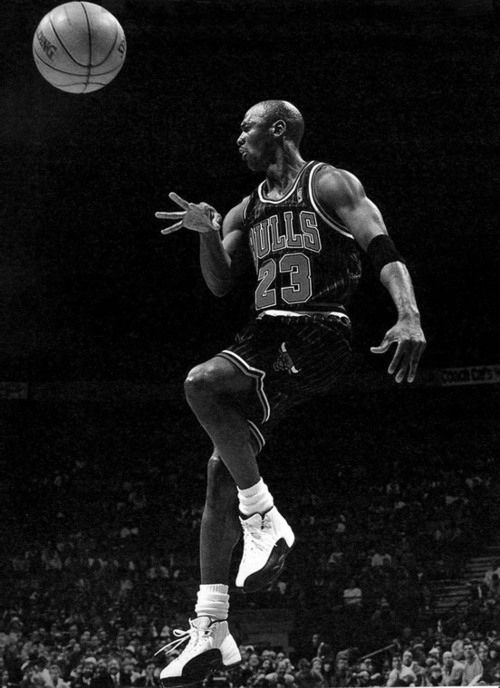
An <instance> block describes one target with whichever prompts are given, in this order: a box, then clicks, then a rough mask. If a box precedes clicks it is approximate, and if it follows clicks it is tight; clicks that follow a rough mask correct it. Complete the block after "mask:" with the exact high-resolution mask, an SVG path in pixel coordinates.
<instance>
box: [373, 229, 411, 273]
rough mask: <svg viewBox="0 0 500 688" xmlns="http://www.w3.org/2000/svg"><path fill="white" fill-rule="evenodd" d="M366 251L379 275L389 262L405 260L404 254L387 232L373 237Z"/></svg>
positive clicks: (402, 261)
mask: <svg viewBox="0 0 500 688" xmlns="http://www.w3.org/2000/svg"><path fill="white" fill-rule="evenodd" d="M366 253H367V255H368V258H369V259H370V260H371V263H372V265H373V269H374V270H375V273H376V275H377V276H378V275H380V271H381V270H382V268H383V267H384V265H387V263H394V262H395V261H399V262H400V263H404V262H405V259H404V258H403V256H402V255H401V254H400V253H399V252H398V250H397V248H396V247H395V246H394V242H393V240H392V239H391V237H390V236H387V234H377V236H376V237H373V239H372V240H371V241H370V243H369V244H368V248H367V249H366Z"/></svg>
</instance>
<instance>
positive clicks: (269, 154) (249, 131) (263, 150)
mask: <svg viewBox="0 0 500 688" xmlns="http://www.w3.org/2000/svg"><path fill="white" fill-rule="evenodd" d="M237 145H238V149H239V151H240V154H241V156H242V158H243V160H244V161H245V162H246V164H247V165H248V167H249V168H250V169H251V170H253V171H255V172H258V171H262V170H266V169H267V167H268V165H269V164H270V163H271V162H272V160H273V153H274V150H275V139H274V137H273V135H272V131H271V127H270V126H269V124H268V123H267V122H266V120H265V118H264V113H263V111H262V109H261V108H259V107H254V108H251V109H250V110H249V111H248V112H247V113H246V115H245V118H244V120H243V122H242V123H241V134H240V135H239V136H238V141H237Z"/></svg>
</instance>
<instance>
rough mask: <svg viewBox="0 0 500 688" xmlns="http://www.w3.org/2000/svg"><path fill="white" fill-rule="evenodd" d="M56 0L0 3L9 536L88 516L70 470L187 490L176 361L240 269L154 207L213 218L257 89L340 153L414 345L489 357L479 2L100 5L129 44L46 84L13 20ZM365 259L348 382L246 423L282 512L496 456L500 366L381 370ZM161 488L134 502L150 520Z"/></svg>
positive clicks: (492, 260) (311, 144)
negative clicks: (86, 72)
mask: <svg viewBox="0 0 500 688" xmlns="http://www.w3.org/2000/svg"><path fill="white" fill-rule="evenodd" d="M54 4H55V3H53V2H52V1H43V2H42V1H36V2H33V1H31V0H30V1H28V0H15V1H11V2H4V3H1V4H0V54H1V60H0V64H1V74H0V83H1V85H2V90H1V97H0V151H1V156H2V157H1V160H0V188H1V189H2V192H3V193H2V203H1V206H0V208H1V218H2V221H1V232H0V327H1V334H0V371H1V372H0V383H1V382H2V381H6V382H7V381H11V382H12V381H14V382H15V381H18V382H25V383H27V389H28V397H29V398H28V399H27V400H24V401H13V400H10V401H7V400H1V401H0V475H1V476H2V477H1V479H0V488H1V489H2V499H1V500H0V501H1V509H2V511H1V513H2V517H1V518H0V521H1V522H2V523H3V526H4V532H3V533H2V537H4V538H6V542H7V545H8V546H7V547H6V550H5V552H6V553H8V552H9V551H10V546H12V547H14V546H17V547H21V549H22V543H23V542H25V541H26V542H29V541H30V540H33V539H35V540H36V539H37V538H41V539H42V540H43V539H44V538H45V537H47V538H49V539H50V538H54V533H57V531H58V529H60V530H61V531H63V530H64V529H66V530H69V531H72V530H75V531H76V530H80V529H83V530H84V531H85V529H92V528H93V527H97V526H99V527H101V528H103V529H105V524H104V525H103V524H102V523H101V522H100V515H99V514H100V512H99V509H98V508H95V502H98V501H99V499H100V494H101V493H100V492H99V489H98V487H96V489H95V492H92V494H91V495H90V494H89V493H90V492H91V491H89V490H87V492H85V490H84V489H83V488H85V487H88V485H87V486H86V485H85V479H87V480H89V479H90V480H91V482H90V483H89V484H91V485H97V486H99V485H100V480H101V478H102V480H103V483H102V484H103V485H104V486H105V485H109V484H112V483H113V480H115V479H116V485H117V486H119V485H120V481H122V480H124V479H125V478H127V479H128V478H129V477H130V476H132V477H133V478H134V479H140V478H141V476H145V478H146V480H147V479H148V478H147V476H148V472H147V468H148V467H149V468H150V469H151V468H156V469H157V470H158V471H159V472H160V474H161V475H162V476H163V479H164V483H165V482H166V483H168V475H169V470H170V468H168V467H169V466H170V467H171V466H175V467H176V469H177V470H178V471H179V473H180V474H181V477H182V481H180V484H182V491H181V492H179V494H178V495H177V497H178V499H179V500H180V501H182V503H183V506H185V505H186V504H196V505H200V504H201V503H202V500H203V493H204V464H205V460H206V457H207V456H208V452H209V450H210V447H209V442H208V439H207V438H206V437H205V435H204V433H203V431H202V430H201V429H200V428H199V427H198V426H197V423H196V421H195V419H194V417H193V416H192V415H191V414H190V413H189V412H188V409H187V407H186V406H185V404H184V402H183V399H182V380H183V377H184V375H185V373H186V372H187V370H188V369H189V368H190V367H191V366H192V365H193V364H195V363H198V362H200V361H202V360H204V359H205V358H207V357H209V356H212V355H213V354H214V353H216V352H217V351H218V350H220V348H222V347H223V346H225V345H227V343H228V342H229V341H231V339H232V337H233V335H234V332H235V330H236V329H237V328H238V327H239V326H240V325H241V324H242V323H243V322H244V321H245V318H246V317H247V314H248V304H249V287H250V284H246V285H242V288H241V289H240V290H239V291H238V292H237V293H236V294H234V295H232V296H230V297H227V298H224V299H222V300H218V299H216V298H215V297H213V296H212V295H211V294H210V293H209V292H208V289H207V288H206V287H205V285H204V283H203V280H202V278H201V275H200V271H199V265H198V246H197V244H198V238H197V236H195V235H194V234H193V233H190V232H187V231H186V232H178V233H176V234H174V235H172V236H169V237H163V236H162V235H161V234H160V229H161V228H162V227H163V226H164V224H162V222H160V221H158V220H156V219H155V218H154V212H155V211H156V210H166V209H168V208H169V207H172V204H170V202H169V200H168V192H169V191H171V190H175V191H177V192H178V193H179V194H180V195H182V196H185V197H186V198H188V199H189V200H193V201H199V200H206V201H208V202H210V203H212V204H213V205H214V206H216V207H217V208H218V209H219V210H220V211H221V212H222V213H224V212H226V211H227V210H228V209H229V208H230V207H231V206H233V205H234V204H235V203H237V202H238V201H239V200H240V199H241V197H242V196H243V195H245V194H247V193H248V192H249V191H250V190H251V189H252V188H253V187H254V186H255V185H256V184H257V183H258V182H259V181H260V178H259V177H257V176H255V175H252V174H251V173H250V172H249V171H248V170H247V169H246V166H245V165H244V164H243V163H242V161H241V159H240V157H239V155H238V153H237V148H236V139H237V136H238V134H239V124H240V122H241V120H242V118H243V115H244V113H245V111H246V110H247V109H248V108H249V107H250V106H251V105H252V104H254V103H255V102H257V101H260V100H262V99H267V98H285V99H288V100H290V101H292V102H293V103H294V104H295V105H297V106H298V107H299V109H300V110H301V111H302V113H303V115H304V117H305V121H306V137H305V140H304V146H303V154H304V157H305V158H306V159H318V160H326V161H329V162H331V163H333V164H335V165H337V166H338V167H342V168H345V169H348V170H350V171H351V172H353V173H354V174H356V175H357V176H359V178H360V179H361V180H362V182H363V184H364V186H365V188H366V191H367V193H368V195H369V196H370V197H371V198H372V199H373V200H374V201H375V202H376V203H377V205H378V206H379V207H380V209H381V211H382V213H383V215H384V218H385V220H386V224H387V226H388V228H389V231H390V232H391V234H392V236H393V237H394V239H395V241H396V244H397V245H398V247H399V249H400V251H401V252H402V253H403V255H405V256H406V258H407V262H408V266H409V268H410V271H411V274H412V276H413V280H414V284H415V289H416V293H417V298H418V302H419V305H420V309H421V313H422V322H423V326H424V330H425V333H426V336H427V339H428V348H427V351H426V353H425V356H424V359H423V362H422V366H423V367H426V368H435V367H453V366H481V365H490V364H491V365H495V364H499V363H500V361H499V358H498V349H499V347H498V342H499V334H500V324H499V323H500V320H499V318H498V313H499V312H500V308H499V306H500V290H499V289H498V278H497V275H498V267H497V266H498V259H499V239H498V236H499V234H498V231H499V230H498V216H499V213H498V195H499V193H498V191H499V177H500V172H499V169H498V152H499V135H498V129H499V127H498V102H499V98H498V84H499V76H500V74H499V72H500V42H499V30H500V11H499V7H498V4H495V3H493V2H489V1H488V0H475V1H472V0H443V1H442V2H437V1H436V2H433V1H432V0H429V1H425V0H400V1H398V0H387V1H375V0H374V1H373V2H369V1H368V0H366V1H362V0H352V1H350V2H342V1H340V0H339V1H338V2H336V1H335V0H330V1H329V0H304V1H303V2H297V1H295V0H279V1H278V0H276V1H273V0H267V1H264V0H245V1H242V0H227V1H226V2H224V1H223V0H213V1H210V0H206V1H201V0H200V1H194V0H103V1H102V4H103V5H104V6H105V7H107V8H108V9H110V10H111V11H112V12H113V13H114V14H115V15H116V16H117V18H118V19H119V21H120V22H121V24H122V26H123V28H124V30H125V33H126V37H127V41H128V54H127V59H126V62H125V65H124V67H123V69H122V71H121V73H120V74H119V75H118V76H117V78H116V79H115V80H114V81H113V82H112V83H111V84H110V85H108V86H107V87H106V88H104V89H102V90H101V91H98V92H96V93H91V94H87V95H72V94H66V93H63V92H60V91H58V90H56V89H55V88H53V87H52V86H50V85H49V84H48V83H46V82H45V81H44V80H43V79H42V77H41V76H40V74H39V73H38V71H37V70H36V68H35V65H34V63H33V59H32V56H31V42H32V37H33V33H34V30H35V28H36V26H37V24H38V22H39V21H40V19H41V18H42V16H43V15H44V14H45V13H46V12H48V11H49V10H50V9H52V7H53V6H54ZM365 268H366V269H365V271H364V276H363V280H362V283H361V286H360V289H359V291H358V293H357V295H356V297H355V299H354V302H353V304H352V315H353V320H354V335H355V337H354V347H355V350H356V353H357V356H358V360H359V362H360V374H359V376H358V377H357V378H356V379H355V384H354V385H352V386H351V387H350V388H349V389H348V390H347V392H344V391H343V390H340V391H339V392H337V393H335V394H333V395H332V397H331V399H330V402H331V403H326V404H325V403H324V400H320V401H318V402H317V403H315V404H311V405H309V406H308V407H307V409H297V410H295V411H294V412H293V413H292V414H291V416H290V417H289V418H288V419H287V422H286V424H285V426H284V427H282V428H281V430H280V431H279V432H277V433H275V434H269V435H268V441H269V444H268V448H267V450H266V451H265V452H264V456H263V461H262V470H263V475H264V476H265V478H266V480H269V485H270V486H271V488H272V491H273V493H274V494H275V495H277V497H279V498H280V504H283V510H284V511H287V509H288V510H290V509H292V507H293V506H295V507H296V506H297V503H296V499H297V495H300V494H302V493H303V492H307V490H308V489H310V490H313V491H317V492H318V494H319V495H320V496H321V497H324V496H325V495H327V494H328V491H329V490H332V491H334V490H335V489H336V490H337V491H338V492H339V493H340V492H342V490H343V489H344V485H347V487H346V489H345V494H346V495H347V496H348V498H349V499H350V498H351V497H352V503H353V511H356V509H357V504H363V502H362V501H361V502H358V501H357V500H359V499H361V498H362V497H363V485H364V486H366V485H367V484H368V485H375V486H377V485H380V486H383V485H385V483H386V482H387V481H388V480H390V479H391V477H394V476H393V473H394V471H395V470H397V471H398V473H397V477H398V479H400V480H403V481H405V480H408V481H409V482H410V483H411V481H412V480H414V477H412V476H414V472H413V469H416V470H417V473H416V475H417V479H418V476H420V478H421V479H422V480H423V481H424V482H425V480H424V478H422V476H424V477H425V479H431V477H432V476H434V475H435V476H437V479H438V480H440V479H442V475H443V471H444V470H445V469H446V471H450V470H451V471H452V472H453V471H456V474H457V475H459V476H464V475H465V476H467V475H470V474H474V472H475V471H480V470H481V466H484V465H488V466H491V465H492V464H493V462H492V460H491V459H492V456H495V455H496V449H497V446H498V430H499V428H498V421H499V418H498V398H499V390H500V387H499V386H498V385H482V386H464V387H460V388H452V389H448V388H446V389H438V388H436V387H425V386H422V387H420V386H419V385H418V384H415V385H414V386H413V387H410V386H407V385H402V386H397V385H395V384H394V383H392V382H390V381H389V380H388V376H387V375H386V374H385V367H386V366H387V363H388V359H387V358H386V357H385V358H383V359H379V358H375V357H374V356H372V355H371V354H370V353H369V346H371V345H374V344H378V343H379V342H380V340H381V339H382V337H383V334H384V332H385V331H386V329H387V328H388V327H390V326H391V325H392V324H393V323H394V318H395V311H394V308H393V306H392V303H391V300H390V298H389V297H388V295H387V294H386V293H385V291H384V289H383V288H382V287H381V286H380V284H379V283H378V281H377V279H376V278H375V276H374V275H373V273H372V271H371V268H370V266H369V265H366V266H365ZM380 384H383V385H385V387H382V389H380ZM0 391H1V389H0ZM75 462H79V463H82V465H83V464H85V465H86V466H87V468H85V471H84V472H83V473H84V474H85V475H84V477H82V478H79V480H81V484H80V485H79V487H80V488H82V489H80V491H79V490H78V489H76V488H75V490H74V491H73V492H71V491H69V490H68V494H67V495H65V498H66V499H67V507H68V508H67V509H65V510H64V519H63V520H62V521H61V518H60V517H59V516H58V514H59V512H60V504H59V502H58V498H59V497H58V495H59V493H58V492H57V490H56V491H53V492H52V493H51V492H50V489H49V488H47V485H49V487H50V480H51V479H53V475H54V472H56V473H58V472H60V471H64V470H66V468H65V467H67V470H70V469H71V466H74V465H75ZM299 467H301V470H299ZM308 471H309V472H308ZM304 475H306V478H305V479H304V478H303V477H302V478H301V477H300V476H304ZM51 476H52V478H51ZM85 476H86V477H85ZM493 479H495V480H498V475H495V474H494V475H493ZM92 481H93V482H92ZM164 483H161V485H162V486H163V484H164ZM149 486H150V487H152V488H154V487H156V483H155V481H154V480H151V483H150V485H149ZM77 487H78V486H77ZM93 489H94V488H92V490H93ZM103 489H105V488H101V492H102V490H103ZM169 489H172V488H171V487H169V486H168V485H166V497H165V504H169V503H170V502H172V503H173V500H172V499H170V495H169V494H168V490H169ZM47 490H48V492H47ZM173 490H174V492H175V491H176V488H175V487H174V488H173ZM51 494H52V497H51ZM111 494H114V493H111ZM54 495H55V496H54ZM82 495H83V497H82ZM174 497H175V495H174ZM170 506H171V504H170ZM165 508H166V510H165V511H162V510H161V509H159V513H158V514H157V515H156V514H155V518H156V516H157V520H158V523H159V524H161V528H163V529H165V530H168V528H169V524H170V523H171V522H172V519H171V516H169V512H168V510H167V507H165ZM360 513H362V512H361V510H360ZM328 515H329V514H327V516H328ZM486 525H489V524H485V527H486ZM154 527H155V528H156V520H155V525H154ZM89 532H90V530H89ZM152 532H153V533H156V530H153V531H152ZM484 532H486V531H485V529H484V528H482V529H481V534H482V533H484ZM191 535H192V542H190V543H189V547H190V548H191V551H192V552H193V553H195V552H196V551H197V545H196V538H197V533H195V532H192V533H191ZM478 540H479V538H478ZM482 543H483V540H482V539H481V544H482ZM478 546H479V543H478ZM193 556H194V554H193ZM305 559H307V555H306V557H305ZM376 646H377V645H376V643H375V641H374V642H373V644H372V647H376Z"/></svg>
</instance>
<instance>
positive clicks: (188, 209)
mask: <svg viewBox="0 0 500 688" xmlns="http://www.w3.org/2000/svg"><path fill="white" fill-rule="evenodd" d="M168 197H169V198H170V200H172V201H173V202H174V203H177V205H178V206H180V207H181V208H182V210H173V211H167V212H163V211H160V212H157V213H155V217H157V218H158V219H159V220H177V221H176V222H174V224H173V225H170V226H169V227H165V229H162V230H161V233H162V234H172V233H173V232H177V230H179V229H181V228H182V227H185V228H186V229H191V230H192V231H194V232H199V233H200V234H205V233H206V232H213V231H217V230H219V229H220V227H221V221H222V217H221V216H220V215H219V213H218V212H217V211H216V210H215V208H212V206H211V205H208V203H188V201H185V200H184V199H183V198H181V197H180V196H179V195H178V194H176V193H175V192H174V191H171V192H170V193H169V194H168Z"/></svg>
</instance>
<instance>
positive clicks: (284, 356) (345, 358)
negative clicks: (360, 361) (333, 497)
mask: <svg viewBox="0 0 500 688" xmlns="http://www.w3.org/2000/svg"><path fill="white" fill-rule="evenodd" d="M217 355H218V356H222V357H223V358H225V359H227V360H228V361H230V362H231V363H232V364H233V365H235V366H236V367H237V368H238V369H239V370H241V371H242V372H243V373H244V374H245V375H248V376H249V377H251V378H253V380H254V381H255V388H254V390H255V391H254V393H252V395H251V396H250V397H249V398H248V399H239V402H240V404H241V408H242V412H244V414H245V415H246V416H247V418H248V423H249V427H250V430H251V433H252V439H253V440H254V441H255V446H256V449H257V451H260V450H261V449H262V447H263V446H264V443H265V440H264V437H263V434H262V430H261V428H260V426H261V425H262V424H263V423H267V422H268V421H269V420H270V419H272V420H273V421H274V420H277V419H279V418H281V417H282V416H283V415H284V414H285V413H286V411H287V409H289V408H291V407H292V406H296V405H298V404H301V403H304V402H306V401H307V400H308V399H311V398H312V397H316V396H319V395H323V394H326V393H327V392H329V391H330V390H331V389H333V388H334V387H335V385H336V384H337V383H338V381H339V378H340V377H341V376H342V375H343V374H345V372H346V371H347V370H348V368H349V365H350V363H351V359H352V352H351V322H350V320H349V318H348V317H347V315H345V314H344V313H341V312H330V313H324V312H321V313H318V312H314V311H310V312H301V313H294V312H287V311H282V310H269V311H265V312H263V313H261V314H259V315H258V316H257V317H256V318H255V319H254V320H252V321H251V322H250V323H249V324H248V325H247V326H246V327H245V328H243V330H241V331H240V332H239V333H238V334H237V335H236V337H235V340H234V343H233V344H232V345H231V346H230V347H228V348H227V349H224V350H223V351H221V352H220V353H219V354H217Z"/></svg>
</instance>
